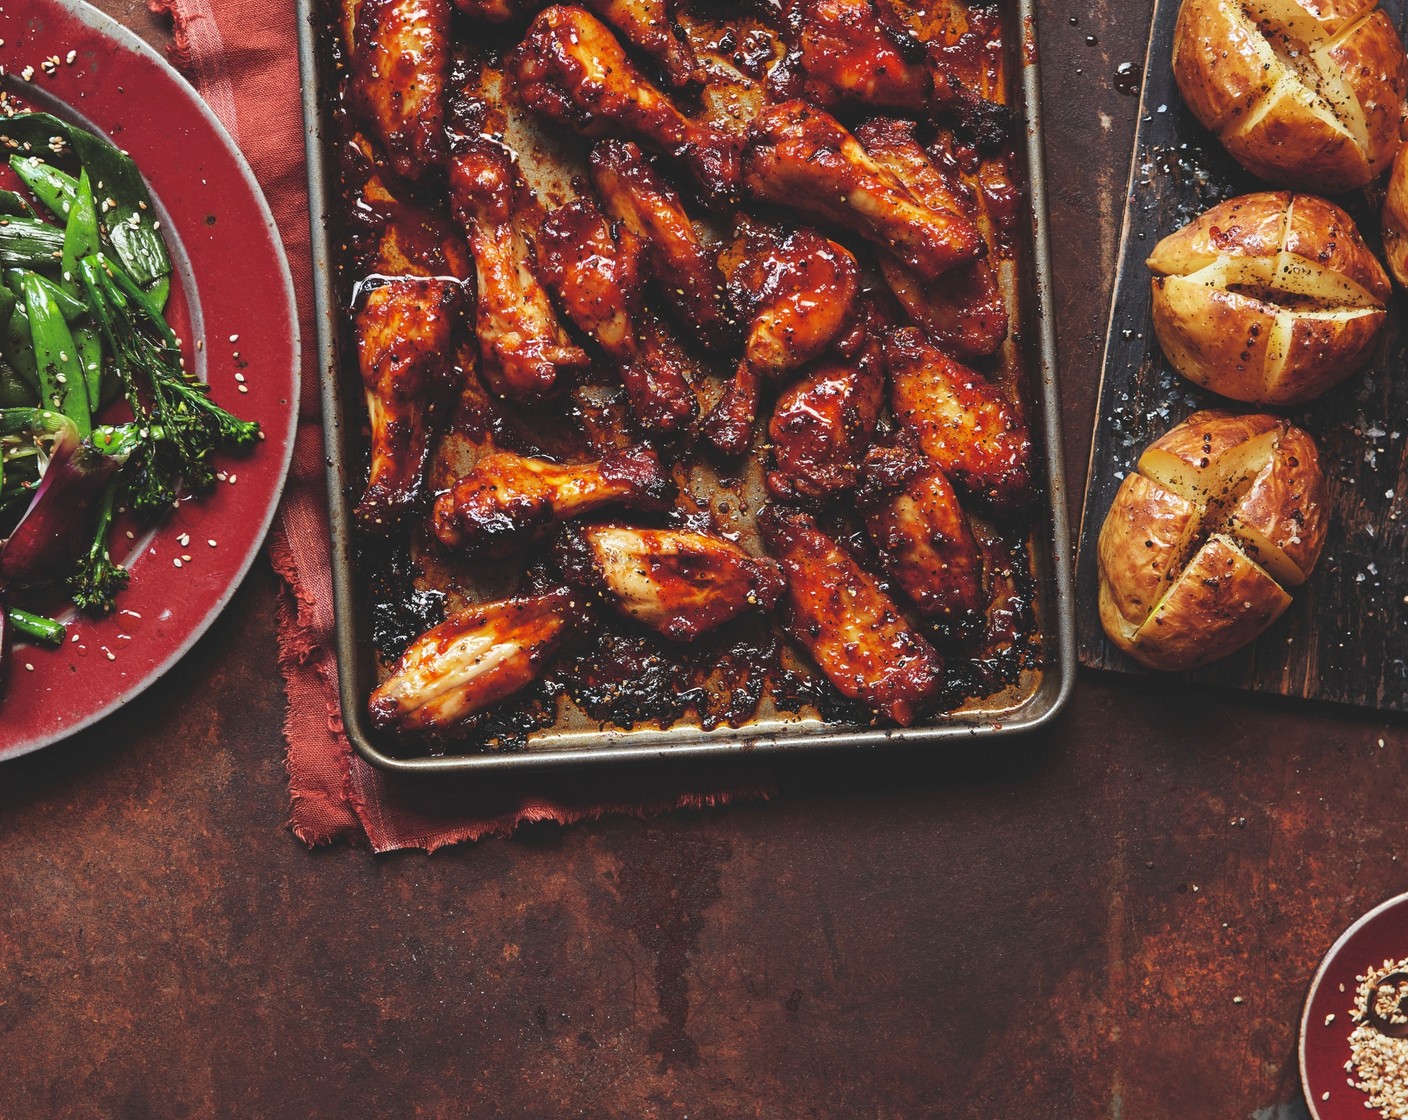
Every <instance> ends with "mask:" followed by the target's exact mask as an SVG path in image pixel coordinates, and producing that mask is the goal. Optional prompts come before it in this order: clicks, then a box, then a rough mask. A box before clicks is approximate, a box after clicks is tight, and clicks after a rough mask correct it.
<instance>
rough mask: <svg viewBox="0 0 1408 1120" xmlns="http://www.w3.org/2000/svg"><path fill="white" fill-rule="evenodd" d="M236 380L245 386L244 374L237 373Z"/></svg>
mask: <svg viewBox="0 0 1408 1120" xmlns="http://www.w3.org/2000/svg"><path fill="white" fill-rule="evenodd" d="M235 380H236V381H238V382H239V383H240V384H241V385H243V384H244V374H242V373H237V374H235Z"/></svg>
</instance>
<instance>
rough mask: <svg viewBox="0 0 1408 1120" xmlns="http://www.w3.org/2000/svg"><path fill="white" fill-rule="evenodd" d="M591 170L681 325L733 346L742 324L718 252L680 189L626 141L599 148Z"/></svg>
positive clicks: (701, 337)
mask: <svg viewBox="0 0 1408 1120" xmlns="http://www.w3.org/2000/svg"><path fill="white" fill-rule="evenodd" d="M591 172H592V184H593V186H595V187H596V192H597V194H598V195H599V196H600V198H601V200H602V204H603V205H604V206H605V207H606V211H607V213H609V214H610V215H611V216H612V217H613V218H615V219H616V220H617V221H619V222H620V223H621V224H622V225H624V226H625V227H626V228H627V229H628V230H630V231H631V232H632V233H633V234H635V235H636V236H637V237H638V238H640V240H641V242H642V244H643V245H644V252H645V261H646V265H647V269H648V271H649V272H650V275H651V277H652V278H653V279H654V280H655V290H656V291H657V292H658V294H659V296H660V298H661V299H662V300H663V301H664V302H665V304H666V305H667V306H668V307H669V308H670V310H671V311H672V312H673V313H674V315H675V317H676V318H677V319H678V320H679V322H680V323H681V324H683V325H684V326H685V327H687V328H688V329H689V332H690V334H691V335H692V336H693V338H694V340H695V341H696V342H698V343H699V344H700V345H701V346H703V347H704V348H705V349H708V350H718V349H722V348H724V347H726V346H728V345H729V344H730V343H732V341H733V340H734V338H735V337H736V335H737V324H736V323H735V322H734V320H733V317H732V313H731V311H730V308H729V305H728V299H727V297H726V295H725V292H724V278H723V275H722V273H720V272H719V266H718V261H717V254H716V253H714V252H712V251H710V250H709V249H708V248H707V247H706V246H705V245H704V244H703V243H702V242H701V241H700V240H699V235H698V233H697V232H696V231H695V229H694V223H692V222H691V221H690V220H689V215H688V214H687V213H686V212H685V209H684V204H683V203H682V202H681V201H680V196H679V195H678V194H677V193H676V191H675V189H674V188H673V187H671V186H670V184H669V183H667V182H665V180H664V179H663V178H661V176H660V174H659V173H658V172H657V171H656V170H655V168H654V167H652V166H651V165H650V162H649V161H648V160H647V159H646V158H645V155H644V153H642V152H641V150H640V148H639V147H637V146H636V145H635V144H633V143H631V142H630V141H626V140H602V141H601V142H600V143H598V144H596V145H595V146H594V147H593V148H592V155H591Z"/></svg>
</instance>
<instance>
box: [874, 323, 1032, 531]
mask: <svg viewBox="0 0 1408 1120" xmlns="http://www.w3.org/2000/svg"><path fill="white" fill-rule="evenodd" d="M885 358H886V360H887V362H888V363H889V367H890V410H891V412H893V413H894V416H895V419H896V421H897V422H898V423H899V424H900V426H901V427H902V428H904V429H906V430H908V431H909V432H911V433H912V434H913V435H914V437H915V439H916V442H917V443H918V445H919V447H920V449H921V450H922V451H923V452H924V454H925V455H927V456H928V457H929V458H930V459H932V460H933V461H934V463H935V464H936V465H937V466H938V467H939V468H941V469H942V470H943V471H944V472H945V473H946V474H948V475H949V477H951V478H952V479H953V480H954V481H955V482H957V483H958V484H959V485H960V486H962V487H963V489H964V490H966V491H967V492H968V493H970V494H973V495H975V496H977V497H981V498H983V499H984V500H986V501H987V502H989V503H990V504H991V505H992V506H993V507H995V508H997V509H1013V508H1015V507H1018V506H1021V505H1023V504H1025V503H1026V502H1027V500H1028V499H1029V498H1030V497H1031V452H1032V444H1031V436H1030V434H1029V433H1028V431H1027V426H1026V424H1025V423H1024V422H1023V421H1022V419H1021V418H1020V417H1019V416H1018V415H1017V413H1016V411H1015V410H1014V409H1013V408H1012V406H1011V404H1010V403H1008V401H1007V399H1006V398H1005V397H1003V395H1002V393H1001V392H999V391H998V390H997V389H996V388H995V387H994V386H992V385H990V384H989V383H988V382H987V381H985V380H984V379H983V378H982V376H981V375H980V374H977V373H975V372H974V371H973V370H971V369H968V368H967V367H966V366H964V365H961V364H960V363H958V362H956V361H954V359H952V358H950V357H949V356H948V355H947V354H945V353H944V352H943V351H942V350H940V349H939V348H938V347H937V346H935V345H933V344H932V343H931V342H929V341H928V340H927V339H926V338H925V337H924V336H923V334H922V333H921V332H920V331H919V330H917V329H916V328H914V327H905V328H903V329H901V330H897V331H895V332H893V333H892V334H891V335H890V336H889V337H888V338H887V339H886V340H885Z"/></svg>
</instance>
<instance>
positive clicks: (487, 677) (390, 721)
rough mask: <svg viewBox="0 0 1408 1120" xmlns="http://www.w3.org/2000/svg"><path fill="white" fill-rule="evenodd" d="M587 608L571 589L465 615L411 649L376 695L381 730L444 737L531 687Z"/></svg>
mask: <svg viewBox="0 0 1408 1120" xmlns="http://www.w3.org/2000/svg"><path fill="white" fill-rule="evenodd" d="M580 615H581V610H580V608H579V607H578V605H577V604H576V603H575V601H574V596H573V595H572V593H571V592H568V591H565V590H563V591H556V592H553V593H551V594H548V595H536V596H533V597H531V598H524V599H506V600H503V601H501V602H497V603H485V604H482V605H480V606H473V607H467V608H466V609H464V610H462V611H459V612H457V613H455V614H453V615H451V616H450V617H449V618H447V619H446V620H445V621H444V622H442V623H441V624H440V625H439V626H436V627H434V628H433V629H430V630H427V631H426V632H425V633H424V634H422V635H421V636H420V637H419V638H417V639H416V640H415V641H414V642H412V643H411V644H410V647H409V648H408V649H407V650H406V652H405V653H403V654H402V655H401V658H400V660H398V661H397V662H396V664H395V665H394V666H393V667H392V669H391V675H390V676H388V677H387V678H386V680H384V681H382V682H381V684H380V685H378V686H377V687H376V689H375V690H374V691H373V692H372V695H371V701H370V704H369V708H370V713H371V719H372V725H373V726H374V727H376V728H377V729H378V730H381V731H393V730H394V731H399V732H403V733H413V734H420V735H424V734H432V735H434V734H438V733H445V732H450V731H454V730H455V729H456V728H458V727H461V726H463V724H464V723H465V722H466V721H467V720H469V719H470V718H471V717H472V716H474V715H477V714H478V713H479V712H482V711H484V710H485V709H486V708H489V707H490V706H492V705H494V704H497V703H498V702H499V701H500V700H503V699H505V698H506V697H509V696H512V695H513V694H514V693H515V692H519V691H521V690H522V689H524V688H526V687H527V686H528V685H530V684H532V683H533V681H534V680H536V679H537V677H538V674H539V673H541V672H542V668H543V664H544V662H545V661H546V660H547V659H548V658H549V657H550V656H551V655H552V654H553V653H554V652H555V651H556V650H557V648H558V647H559V646H560V645H561V644H562V641H563V639H564V638H565V637H566V636H567V635H568V633H569V632H570V630H571V628H572V626H573V624H574V621H575V620H576V619H577V618H579V617H580Z"/></svg>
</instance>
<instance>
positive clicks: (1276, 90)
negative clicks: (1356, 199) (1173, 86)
mask: <svg viewBox="0 0 1408 1120" xmlns="http://www.w3.org/2000/svg"><path fill="white" fill-rule="evenodd" d="M1173 73H1174V77H1175V79H1176V80H1177V82H1178V88H1179V91H1180V92H1181V93H1182V94H1183V99H1184V101H1186V102H1187V103H1188V107H1189V108H1190V109H1191V110H1192V111H1193V114H1194V115H1195V116H1196V117H1197V118H1198V119H1199V120H1200V121H1202V123H1203V124H1204V125H1205V126H1206V127H1207V128H1209V129H1211V130H1212V131H1213V132H1214V133H1216V134H1217V137H1218V139H1219V140H1221V141H1222V143H1223V145H1224V146H1225V147H1226V148H1227V150H1228V151H1229V152H1230V153H1231V154H1232V156H1233V157H1234V158H1235V159H1236V160H1237V161H1238V162H1239V163H1240V164H1242V166H1243V167H1245V168H1246V169H1247V170H1248V171H1250V172H1252V173H1253V174H1254V175H1258V176H1260V177H1261V178H1263V179H1267V180H1269V181H1270V182H1272V183H1275V184H1277V185H1280V186H1288V187H1303V188H1306V189H1311V190H1317V191H1323V192H1326V193H1337V192H1340V191H1348V190H1354V189H1356V188H1358V187H1362V186H1365V185H1367V184H1368V183H1370V182H1372V181H1373V180H1374V179H1375V178H1377V177H1378V175H1379V174H1380V173H1381V172H1382V171H1383V170H1384V169H1385V168H1387V167H1388V165H1389V163H1390V161H1391V160H1392V159H1393V157H1394V155H1395V153H1397V151H1398V148H1399V144H1400V126H1401V124H1402V119H1403V110H1404V94H1405V90H1408V58H1405V56H1404V52H1403V44H1402V42H1401V41H1400V40H1399V38H1398V32H1397V31H1396V30H1395V29H1394V26H1393V21H1392V20H1391V19H1390V18H1389V17H1388V15H1387V14H1386V13H1385V12H1384V11H1383V10H1382V9H1380V8H1379V7H1378V6H1377V0H1184V3H1183V6H1182V7H1181V8H1180V9H1179V12H1178V22H1177V25H1176V26H1175V28H1174V34H1173Z"/></svg>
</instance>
